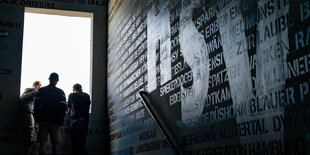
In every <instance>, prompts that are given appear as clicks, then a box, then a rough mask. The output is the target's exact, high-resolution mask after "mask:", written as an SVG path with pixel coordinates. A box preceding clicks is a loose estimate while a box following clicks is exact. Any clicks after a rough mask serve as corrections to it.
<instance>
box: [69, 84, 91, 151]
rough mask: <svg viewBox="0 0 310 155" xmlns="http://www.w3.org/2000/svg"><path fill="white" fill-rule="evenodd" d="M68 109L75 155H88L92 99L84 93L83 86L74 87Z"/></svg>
mask: <svg viewBox="0 0 310 155" xmlns="http://www.w3.org/2000/svg"><path fill="white" fill-rule="evenodd" d="M68 107H69V111H70V112H71V118H70V119H71V126H70V127H71V130H70V133H71V142H72V152H73V154H83V155H86V154H88V153H87V149H86V146H85V145H86V139H87V131H88V121H89V107H90V97H89V95H88V94H87V93H84V92H83V91H82V85H80V84H78V83H77V84H75V85H73V93H71V94H70V95H69V99H68Z"/></svg>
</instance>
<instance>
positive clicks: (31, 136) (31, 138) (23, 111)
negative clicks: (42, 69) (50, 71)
mask: <svg viewBox="0 0 310 155" xmlns="http://www.w3.org/2000/svg"><path fill="white" fill-rule="evenodd" d="M40 87H41V82H40V81H35V82H34V83H33V88H26V89H25V91H24V93H23V94H22V96H21V97H20V104H19V134H20V154H21V155H25V154H26V155H29V154H31V152H32V150H33V148H34V147H35V146H36V140H37V135H36V133H35V127H34V117H33V106H34V100H35V96H36V94H37V92H38V89H39V88H40Z"/></svg>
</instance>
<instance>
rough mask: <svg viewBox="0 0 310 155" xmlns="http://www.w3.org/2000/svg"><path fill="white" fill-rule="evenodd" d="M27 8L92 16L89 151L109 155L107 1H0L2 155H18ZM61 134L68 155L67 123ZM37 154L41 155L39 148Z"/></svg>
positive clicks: (61, 145) (0, 152)
mask: <svg viewBox="0 0 310 155" xmlns="http://www.w3.org/2000/svg"><path fill="white" fill-rule="evenodd" d="M25 7H34V8H46V9H58V10H70V11H82V12H92V13H93V38H92V39H93V47H92V48H93V53H92V57H93V60H92V69H93V70H92V71H91V72H92V79H91V80H92V84H93V86H92V90H91V92H92V113H91V115H90V122H89V134H88V135H89V136H88V142H87V148H88V151H89V153H91V154H104V153H105V152H109V140H108V139H107V137H106V136H105V135H107V134H106V133H107V131H108V130H107V129H108V125H107V120H106V119H105V118H107V112H106V111H107V108H106V107H107V106H106V98H107V97H106V96H105V95H106V87H107V86H106V72H107V71H106V68H107V67H106V64H107V61H106V60H107V58H106V57H107V51H106V49H107V44H106V43H107V37H106V36H107V11H108V10H107V1H103V0H97V1H96V2H95V1H93V0H85V1H84V0H68V1H67V0H64V1H59V0H12V1H6V0H4V1H0V33H1V36H0V154H17V153H18V141H19V139H18V127H17V125H18V124H17V110H18V103H19V92H20V77H21V56H22V44H23V25H24V23H23V22H24V8H25ZM5 23H9V24H5ZM6 34H8V35H6ZM46 78H48V77H46ZM60 80H61V79H60ZM66 95H69V94H66ZM61 133H62V143H61V144H60V153H61V154H69V153H70V152H71V151H70V150H71V145H70V136H69V134H70V130H69V121H68V120H66V121H65V125H64V126H63V127H62V128H61ZM35 151H36V153H38V147H37V148H36V150H35ZM47 151H48V153H51V145H50V144H48V146H47Z"/></svg>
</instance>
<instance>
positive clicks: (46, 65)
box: [21, 12, 91, 99]
mask: <svg viewBox="0 0 310 155" xmlns="http://www.w3.org/2000/svg"><path fill="white" fill-rule="evenodd" d="M90 37H91V18H87V17H72V16H61V15H48V14H38V13H27V12H25V21H24V40H23V57H22V75H21V93H23V92H24V90H25V88H29V87H32V84H33V82H34V81H36V80H39V81H41V82H42V86H46V85H48V84H49V80H48V78H49V75H50V73H52V72H56V73H58V75H59V82H58V84H57V87H58V88H61V89H62V90H63V91H64V92H65V94H66V98H67V99H68V95H69V94H70V93H72V86H73V85H74V84H75V83H80V84H81V85H82V88H83V91H84V92H86V93H88V94H90V77H91V75H90V69H91V67H90V63H91V61H90V60H91V58H90V56H91V53H90V52H91V38H90Z"/></svg>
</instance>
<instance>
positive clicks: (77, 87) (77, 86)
mask: <svg viewBox="0 0 310 155" xmlns="http://www.w3.org/2000/svg"><path fill="white" fill-rule="evenodd" d="M73 92H74V93H76V92H82V85H80V84H78V83H77V84H75V85H73Z"/></svg>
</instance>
